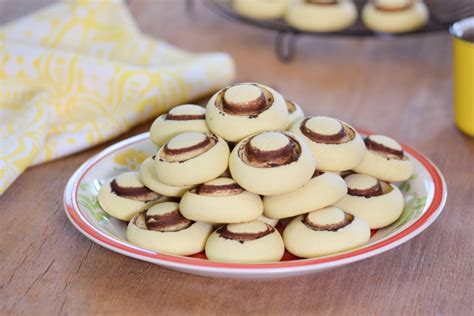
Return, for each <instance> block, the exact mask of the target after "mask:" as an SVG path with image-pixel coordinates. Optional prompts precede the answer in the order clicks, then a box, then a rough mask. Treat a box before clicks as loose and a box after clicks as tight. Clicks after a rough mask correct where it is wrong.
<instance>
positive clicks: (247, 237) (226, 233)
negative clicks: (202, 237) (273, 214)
mask: <svg viewBox="0 0 474 316" xmlns="http://www.w3.org/2000/svg"><path fill="white" fill-rule="evenodd" d="M265 226H266V227H267V228H266V230H264V231H261V232H257V233H234V232H231V231H230V230H229V229H228V228H227V225H224V226H222V227H220V228H219V229H218V230H217V234H219V236H220V237H222V238H224V239H230V240H235V241H238V242H240V243H241V244H243V243H244V242H246V241H251V240H256V239H259V238H262V237H265V236H267V235H269V234H271V233H273V232H274V231H275V228H274V227H273V226H270V225H268V224H266V223H265Z"/></svg>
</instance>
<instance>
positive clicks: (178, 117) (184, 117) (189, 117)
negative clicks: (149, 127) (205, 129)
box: [165, 113, 206, 121]
mask: <svg viewBox="0 0 474 316" xmlns="http://www.w3.org/2000/svg"><path fill="white" fill-rule="evenodd" d="M205 119H206V115H205V114H171V113H168V114H166V116H165V120H167V121H193V120H205Z"/></svg>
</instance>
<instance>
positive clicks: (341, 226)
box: [283, 206, 370, 258]
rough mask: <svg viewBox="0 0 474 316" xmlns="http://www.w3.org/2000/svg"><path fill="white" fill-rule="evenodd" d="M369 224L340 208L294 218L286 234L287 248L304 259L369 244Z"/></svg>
mask: <svg viewBox="0 0 474 316" xmlns="http://www.w3.org/2000/svg"><path fill="white" fill-rule="evenodd" d="M369 238H370V228H369V225H367V223H366V222H365V221H364V220H363V219H361V218H359V217H357V216H354V215H351V214H348V213H345V212H343V211H342V210H341V209H339V208H337V207H333V206H329V207H326V208H323V209H320V210H317V211H313V212H311V213H308V214H305V215H301V216H298V217H296V218H295V219H293V220H292V221H291V222H290V223H289V224H288V226H286V228H285V230H284V231H283V240H284V241H285V247H286V249H287V250H288V251H289V252H291V253H292V254H293V255H295V256H298V257H302V258H314V257H319V256H325V255H330V254H333V253H337V252H341V251H345V250H349V249H352V248H355V247H358V246H361V245H364V244H366V243H367V242H368V241H369Z"/></svg>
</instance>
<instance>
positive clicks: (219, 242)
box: [206, 221, 285, 262]
mask: <svg viewBox="0 0 474 316" xmlns="http://www.w3.org/2000/svg"><path fill="white" fill-rule="evenodd" d="M284 251H285V246H284V244H283V240H282V238H281V236H280V233H279V232H278V231H277V230H276V229H275V228H274V227H273V226H271V225H269V224H266V223H264V222H261V221H253V222H248V223H241V224H228V225H224V226H221V227H219V228H218V229H217V230H216V231H215V232H213V233H212V235H211V236H209V239H208V240H207V243H206V256H207V258H208V259H209V260H214V261H227V262H271V261H279V260H280V259H281V258H282V257H283V252H284Z"/></svg>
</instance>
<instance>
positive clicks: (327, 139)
mask: <svg viewBox="0 0 474 316" xmlns="http://www.w3.org/2000/svg"><path fill="white" fill-rule="evenodd" d="M310 119H311V118H309V117H307V118H305V119H304V120H303V121H302V122H301V124H300V131H301V133H302V134H303V135H304V136H306V137H308V138H309V139H310V140H312V141H314V142H316V143H323V144H344V143H347V142H349V141H351V140H353V139H354V137H355V131H354V130H353V129H352V128H351V127H349V126H348V125H346V124H344V123H342V122H339V123H340V124H341V129H340V130H339V131H338V132H337V133H336V134H332V135H325V134H320V133H317V132H315V131H313V130H312V129H310V128H308V127H307V126H306V123H307V122H308V120H310Z"/></svg>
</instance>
